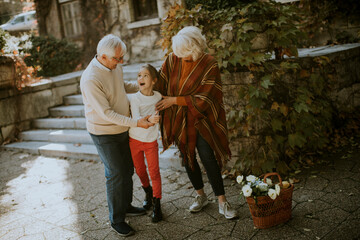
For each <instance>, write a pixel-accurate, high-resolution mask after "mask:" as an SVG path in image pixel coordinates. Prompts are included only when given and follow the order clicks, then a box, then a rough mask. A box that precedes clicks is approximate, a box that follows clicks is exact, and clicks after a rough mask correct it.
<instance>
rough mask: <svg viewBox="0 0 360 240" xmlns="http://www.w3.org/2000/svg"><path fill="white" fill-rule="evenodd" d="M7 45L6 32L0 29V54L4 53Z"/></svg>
mask: <svg viewBox="0 0 360 240" xmlns="http://www.w3.org/2000/svg"><path fill="white" fill-rule="evenodd" d="M5 45H6V32H5V31H4V30H2V29H1V28H0V53H1V52H2V53H3V52H4V50H3V48H4V47H5Z"/></svg>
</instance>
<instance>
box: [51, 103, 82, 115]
mask: <svg viewBox="0 0 360 240" xmlns="http://www.w3.org/2000/svg"><path fill="white" fill-rule="evenodd" d="M49 112H50V116H51V117H84V116H85V112H84V105H69V106H59V107H53V108H50V109H49Z"/></svg>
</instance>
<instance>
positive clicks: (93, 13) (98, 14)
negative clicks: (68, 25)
mask: <svg viewBox="0 0 360 240" xmlns="http://www.w3.org/2000/svg"><path fill="white" fill-rule="evenodd" d="M107 6H108V1H106V0H102V1H93V0H81V10H82V14H83V16H82V24H83V29H84V32H83V37H84V46H83V63H84V65H87V64H88V63H89V62H90V61H91V59H92V58H93V57H94V56H95V54H96V47H97V44H98V42H99V41H100V39H101V38H102V37H103V36H105V35H106V33H107V29H106V21H105V19H106V15H107Z"/></svg>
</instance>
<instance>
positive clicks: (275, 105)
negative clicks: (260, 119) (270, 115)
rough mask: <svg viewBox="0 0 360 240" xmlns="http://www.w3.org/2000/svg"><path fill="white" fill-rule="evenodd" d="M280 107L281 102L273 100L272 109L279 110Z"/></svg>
mask: <svg viewBox="0 0 360 240" xmlns="http://www.w3.org/2000/svg"><path fill="white" fill-rule="evenodd" d="M278 109H279V104H278V103H277V102H273V104H272V105H271V110H275V111H276V110H278Z"/></svg>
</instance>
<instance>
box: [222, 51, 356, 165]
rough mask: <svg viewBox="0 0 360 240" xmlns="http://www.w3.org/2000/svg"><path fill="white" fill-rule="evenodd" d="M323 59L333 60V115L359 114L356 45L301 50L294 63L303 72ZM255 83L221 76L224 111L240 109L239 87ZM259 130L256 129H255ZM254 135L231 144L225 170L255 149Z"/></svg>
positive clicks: (241, 76) (240, 76)
mask: <svg viewBox="0 0 360 240" xmlns="http://www.w3.org/2000/svg"><path fill="white" fill-rule="evenodd" d="M322 55H325V56H327V57H328V58H329V59H330V60H335V61H333V62H335V64H334V68H335V75H334V76H333V77H334V79H335V82H336V83H335V85H334V86H332V91H331V92H329V93H328V94H329V97H330V99H331V104H332V106H333V107H334V108H335V111H337V112H345V113H353V112H359V111H360V67H359V66H360V44H346V45H339V46H333V47H330V46H328V47H319V48H313V49H304V50H300V51H299V58H298V59H297V61H298V62H299V64H300V65H301V67H302V68H303V69H306V68H311V67H312V66H311V65H310V64H309V63H310V62H311V61H310V60H311V59H312V58H313V57H316V56H322ZM289 79H291V81H289V83H292V84H294V87H295V86H296V84H297V83H296V82H295V81H296V79H294V78H291V76H289ZM255 81H256V79H254V78H252V77H250V72H238V73H231V74H222V82H223V90H224V104H225V108H226V111H227V112H228V111H229V110H230V109H241V108H243V107H244V106H245V102H244V101H243V100H241V99H239V98H238V97H236V96H237V94H238V91H239V90H240V87H241V86H242V85H248V84H251V83H254V82H255ZM255 128H259V126H255ZM254 132H255V134H254V135H250V136H246V137H245V136H244V137H241V138H238V139H236V140H234V141H231V143H230V148H231V152H232V155H233V157H232V159H231V161H230V162H229V163H228V166H233V165H234V163H235V162H236V160H238V159H239V157H240V156H239V152H240V150H241V149H243V148H245V149H249V148H253V147H255V146H256V145H257V144H258V142H259V138H260V136H259V135H256V132H257V131H254Z"/></svg>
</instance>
